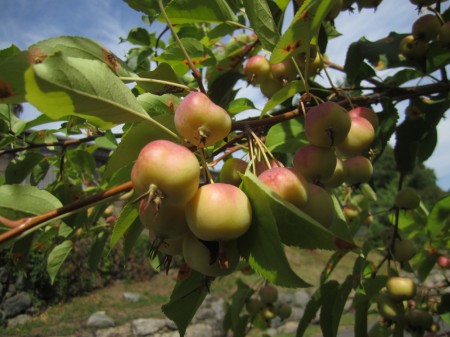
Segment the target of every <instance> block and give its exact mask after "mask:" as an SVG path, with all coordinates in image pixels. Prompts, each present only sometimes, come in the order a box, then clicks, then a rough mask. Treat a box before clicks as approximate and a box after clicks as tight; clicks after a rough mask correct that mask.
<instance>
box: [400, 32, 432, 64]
mask: <svg viewBox="0 0 450 337" xmlns="http://www.w3.org/2000/svg"><path fill="white" fill-rule="evenodd" d="M428 47H429V44H428V41H425V40H423V39H419V40H416V39H414V36H412V35H407V36H405V37H404V38H403V39H402V40H401V41H400V46H399V51H400V54H402V55H403V56H404V57H406V58H407V59H411V60H416V59H420V58H423V57H424V56H425V54H426V53H427V50H428Z"/></svg>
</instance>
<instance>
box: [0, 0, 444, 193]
mask: <svg viewBox="0 0 450 337" xmlns="http://www.w3.org/2000/svg"><path fill="white" fill-rule="evenodd" d="M443 5H444V8H446V7H448V6H449V2H444V3H443ZM417 15H418V14H417V10H416V9H415V8H414V6H413V5H411V3H410V2H409V0H395V1H392V0H384V1H383V2H382V3H381V5H380V7H379V8H378V10H377V11H374V10H373V9H365V10H363V11H362V12H361V13H355V14H350V13H349V12H344V13H342V14H341V15H339V17H338V18H337V20H336V26H337V29H338V30H339V31H340V32H341V33H342V34H343V35H342V36H340V37H338V38H336V39H334V40H332V41H330V43H329V45H328V49H327V54H328V55H329V57H330V59H331V60H332V61H333V62H335V63H338V64H344V61H345V53H346V51H347V47H348V45H349V44H350V43H351V42H353V41H356V40H358V39H359V38H360V37H362V36H365V37H366V38H368V39H369V40H377V39H380V38H383V37H385V36H386V35H387V34H388V33H389V32H390V31H397V32H402V33H407V32H409V31H410V29H411V25H412V23H413V22H414V21H415V19H416V18H417ZM0 22H1V25H0V48H5V47H8V46H9V45H10V44H12V43H14V44H16V45H17V46H18V47H20V48H22V49H25V48H27V46H29V45H30V44H33V43H35V42H37V41H40V40H43V39H46V38H49V37H55V36H60V35H81V36H85V37H88V38H91V39H94V40H96V41H98V42H100V43H102V44H103V45H104V46H106V47H107V48H109V49H111V50H112V51H113V52H114V53H115V54H116V55H117V56H119V57H123V56H124V54H125V53H126V51H127V49H128V48H129V47H130V45H128V44H126V43H123V44H119V37H126V36H127V34H128V31H129V30H130V29H131V28H134V27H138V26H140V27H145V25H144V23H143V22H142V21H141V14H140V13H138V12H136V11H134V10H132V9H131V8H129V7H128V5H127V4H125V3H124V2H123V1H120V0H77V1H69V0H2V9H1V11H0ZM331 74H332V76H333V78H334V79H336V80H337V79H339V78H342V74H340V73H337V72H333V71H331ZM249 92H251V90H250V91H247V90H246V91H244V92H243V93H242V95H246V96H247V97H248V94H249ZM252 94H255V95H261V94H260V93H259V91H258V92H256V91H254V92H252ZM260 98H261V101H262V102H263V97H262V96H261V97H260ZM262 104H264V102H263V103H262ZM404 107H405V106H404V105H399V106H398V108H399V109H400V110H402V109H404ZM449 128H450V122H449V120H446V121H445V122H444V123H441V124H440V126H439V129H438V137H439V145H438V147H437V148H436V150H435V153H434V154H433V156H432V157H431V158H430V159H429V160H428V161H427V162H426V165H427V166H429V167H431V168H433V169H434V170H435V171H436V174H437V176H438V183H439V185H440V186H441V187H442V188H444V189H445V190H450V156H449V154H448V152H449V151H448V149H449V148H450V132H448V130H449Z"/></svg>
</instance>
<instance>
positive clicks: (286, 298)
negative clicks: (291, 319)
mask: <svg viewBox="0 0 450 337" xmlns="http://www.w3.org/2000/svg"><path fill="white" fill-rule="evenodd" d="M293 295H294V294H293V293H292V292H282V293H280V294H279V295H278V302H280V303H287V304H291V303H292V298H293Z"/></svg>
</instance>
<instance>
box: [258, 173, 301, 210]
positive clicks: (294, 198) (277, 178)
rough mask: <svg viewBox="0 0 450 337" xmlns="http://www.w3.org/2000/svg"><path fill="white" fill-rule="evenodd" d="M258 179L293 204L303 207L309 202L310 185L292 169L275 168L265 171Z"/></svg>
mask: <svg viewBox="0 0 450 337" xmlns="http://www.w3.org/2000/svg"><path fill="white" fill-rule="evenodd" d="M258 179H259V180H260V181H261V182H262V183H263V184H264V185H266V186H268V187H269V188H270V189H271V190H272V192H274V193H275V194H277V195H278V196H280V197H281V198H282V199H284V200H286V201H289V202H290V203H291V204H293V205H295V206H297V207H302V206H304V205H305V204H306V202H307V200H308V183H307V181H306V180H305V178H303V176H301V175H299V174H297V173H296V172H295V171H294V169H292V168H290V167H273V168H271V169H269V170H266V171H264V172H263V173H261V174H260V175H259V176H258Z"/></svg>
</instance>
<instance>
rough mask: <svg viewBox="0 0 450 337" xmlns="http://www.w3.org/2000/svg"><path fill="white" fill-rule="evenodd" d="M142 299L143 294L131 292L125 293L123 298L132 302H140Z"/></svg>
mask: <svg viewBox="0 0 450 337" xmlns="http://www.w3.org/2000/svg"><path fill="white" fill-rule="evenodd" d="M141 297H142V294H139V293H131V292H125V293H123V298H125V299H126V300H128V301H130V302H138V301H139V300H140V299H141Z"/></svg>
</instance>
